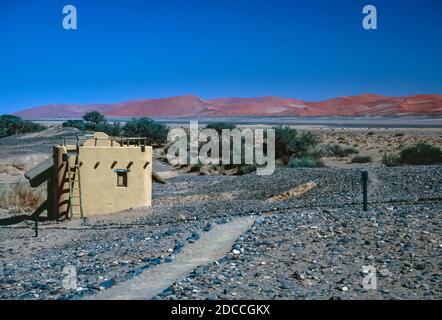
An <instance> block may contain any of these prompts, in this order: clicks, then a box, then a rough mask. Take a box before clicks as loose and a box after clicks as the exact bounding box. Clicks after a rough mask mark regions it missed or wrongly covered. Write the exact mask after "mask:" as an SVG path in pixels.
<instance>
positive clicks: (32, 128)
mask: <svg viewBox="0 0 442 320" xmlns="http://www.w3.org/2000/svg"><path fill="white" fill-rule="evenodd" d="M44 129H46V126H44V125H41V124H38V123H34V122H31V121H25V120H23V119H22V118H20V117H17V116H13V115H8V114H4V115H2V116H0V138H3V137H7V136H12V135H18V134H23V133H30V132H38V131H42V130H44Z"/></svg>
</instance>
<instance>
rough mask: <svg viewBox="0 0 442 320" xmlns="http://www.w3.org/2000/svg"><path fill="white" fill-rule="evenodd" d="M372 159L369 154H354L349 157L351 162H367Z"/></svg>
mask: <svg viewBox="0 0 442 320" xmlns="http://www.w3.org/2000/svg"><path fill="white" fill-rule="evenodd" d="M372 161H373V159H372V158H371V157H370V156H356V157H353V158H352V159H351V161H350V162H351V163H369V162H372Z"/></svg>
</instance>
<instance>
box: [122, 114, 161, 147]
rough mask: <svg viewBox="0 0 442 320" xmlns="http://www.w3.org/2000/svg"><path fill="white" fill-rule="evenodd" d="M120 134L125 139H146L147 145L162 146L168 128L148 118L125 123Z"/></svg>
mask: <svg viewBox="0 0 442 320" xmlns="http://www.w3.org/2000/svg"><path fill="white" fill-rule="evenodd" d="M122 132H123V135H124V136H127V137H129V136H130V137H143V138H146V139H147V142H148V144H162V143H165V142H166V141H167V134H168V133H169V128H167V126H166V125H164V124H161V123H158V122H156V121H154V120H152V119H150V118H140V119H132V121H129V122H127V123H126V124H125V125H124V126H123V128H122Z"/></svg>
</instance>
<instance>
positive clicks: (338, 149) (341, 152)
mask: <svg viewBox="0 0 442 320" xmlns="http://www.w3.org/2000/svg"><path fill="white" fill-rule="evenodd" d="M323 152H324V155H325V156H328V157H339V158H343V157H347V156H349V155H351V154H356V153H359V151H358V150H356V149H355V148H351V147H342V146H341V145H339V144H331V145H329V146H327V147H325V148H324V150H323Z"/></svg>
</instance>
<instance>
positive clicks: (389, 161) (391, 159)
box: [382, 153, 400, 167]
mask: <svg viewBox="0 0 442 320" xmlns="http://www.w3.org/2000/svg"><path fill="white" fill-rule="evenodd" d="M382 163H383V164H384V165H386V166H387V167H395V166H398V165H400V157H399V156H398V155H396V154H393V153H386V154H384V156H383V157H382Z"/></svg>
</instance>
